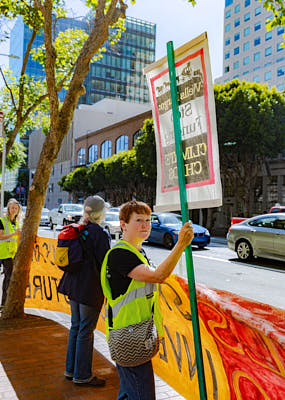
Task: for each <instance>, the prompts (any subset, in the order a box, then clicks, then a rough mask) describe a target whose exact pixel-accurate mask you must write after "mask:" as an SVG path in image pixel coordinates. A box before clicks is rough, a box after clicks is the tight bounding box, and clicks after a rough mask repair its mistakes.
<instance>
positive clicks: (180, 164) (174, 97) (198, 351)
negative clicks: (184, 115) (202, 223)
mask: <svg viewBox="0 0 285 400" xmlns="http://www.w3.org/2000/svg"><path fill="white" fill-rule="evenodd" d="M167 59H168V69H169V79H170V92H171V102H172V114H173V126H174V137H175V150H176V158H177V171H178V183H179V194H180V204H181V215H182V222H183V224H185V223H186V222H187V221H189V211H188V205H187V195H186V184H185V167H184V160H183V148H182V138H181V127H180V113H179V102H178V94H177V83H176V72H175V60H174V50H173V42H172V41H170V42H168V43H167ZM185 258H186V268H187V277H188V288H189V297H190V305H191V317H192V326H193V336H194V345H195V355H196V364H197V372H198V382H199V391H200V399H201V400H207V391H206V383H205V374H204V364H203V356H202V346H201V337H200V327H199V318H198V307H197V298H196V287H195V276H194V269H193V258H192V248H191V245H190V246H188V247H186V249H185Z"/></svg>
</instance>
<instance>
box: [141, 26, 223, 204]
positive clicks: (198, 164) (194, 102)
mask: <svg viewBox="0 0 285 400" xmlns="http://www.w3.org/2000/svg"><path fill="white" fill-rule="evenodd" d="M175 70H176V80H177V90H178V102H179V111H180V125H181V136H182V147H183V158H184V165H185V181H186V189H187V200H188V208H190V209H193V208H207V207H219V206H220V205H221V204H222V189H221V180H220V166H219V149H218V140H217V128H216V113H215V101H214V94H213V85H212V77H211V66H210V57H209V49H208V40H207V35H206V33H204V34H202V35H200V36H199V37H197V38H195V39H194V40H192V41H190V42H188V43H186V44H185V45H183V46H182V47H180V48H178V49H177V50H175ZM144 73H145V74H146V77H147V81H148V85H149V90H150V97H151V102H152V112H153V118H154V126H155V135H156V152H157V188H156V206H155V210H156V211H175V210H179V209H180V201H179V188H178V174H177V160H176V153H175V141H174V128H173V119H172V105H171V104H172V103H171V94H170V82H169V72H168V63H167V58H166V57H164V58H162V59H161V60H159V61H156V62H155V63H153V64H151V65H150V66H147V67H146V68H145V70H144Z"/></svg>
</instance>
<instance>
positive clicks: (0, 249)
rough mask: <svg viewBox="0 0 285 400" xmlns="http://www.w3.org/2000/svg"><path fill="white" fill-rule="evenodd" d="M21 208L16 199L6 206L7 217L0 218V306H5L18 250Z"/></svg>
mask: <svg viewBox="0 0 285 400" xmlns="http://www.w3.org/2000/svg"><path fill="white" fill-rule="evenodd" d="M20 211H21V206H20V204H19V203H18V202H17V200H16V199H10V200H9V201H8V204H7V215H6V216H4V217H3V218H0V260H1V262H2V265H3V268H4V279H3V285H2V300H1V306H3V305H4V304H5V301H6V297H7V291H8V287H9V283H10V279H11V275H12V271H13V260H14V257H15V255H16V253H17V248H18V235H19V234H20V229H19V215H20Z"/></svg>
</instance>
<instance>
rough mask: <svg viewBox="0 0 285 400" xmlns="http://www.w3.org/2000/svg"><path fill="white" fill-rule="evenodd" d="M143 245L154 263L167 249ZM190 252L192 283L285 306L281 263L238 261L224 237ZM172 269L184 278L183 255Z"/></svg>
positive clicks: (49, 234) (47, 234) (44, 232)
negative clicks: (192, 271)
mask: <svg viewBox="0 0 285 400" xmlns="http://www.w3.org/2000/svg"><path fill="white" fill-rule="evenodd" d="M58 233H59V229H58V230H57V231H54V232H53V231H51V230H50V228H46V227H40V228H39V231H38V235H39V236H45V237H56V236H57V234H58ZM113 242H114V241H113ZM144 248H145V250H146V253H147V255H148V256H149V257H150V258H151V260H152V261H153V262H154V263H155V264H157V265H158V264H159V263H160V262H161V261H163V260H164V259H165V257H167V255H168V254H169V252H170V251H169V250H167V249H165V248H163V247H162V246H157V245H151V244H148V243H147V242H146V243H145V244H144ZM192 254H193V265H194V274H195V281H196V282H199V283H203V284H205V285H206V286H208V287H209V288H216V289H220V290H226V291H229V292H231V293H235V294H238V295H240V296H243V297H246V298H249V299H251V300H255V301H259V302H262V303H265V304H270V305H272V306H275V307H279V308H283V309H285V290H284V288H285V263H282V262H278V261H273V260H265V259H256V260H254V261H252V262H247V263H245V262H241V261H239V260H238V258H237V256H236V253H234V252H233V251H231V250H229V249H228V248H227V245H226V240H225V239H224V238H212V241H211V244H210V245H209V246H208V247H206V248H205V249H198V248H196V247H195V246H193V249H192ZM174 272H175V273H176V274H178V275H180V276H183V277H185V278H187V270H186V263H185V256H184V255H183V257H182V259H181V262H179V263H178V265H177V266H176V268H175V270H174Z"/></svg>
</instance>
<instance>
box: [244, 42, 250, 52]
mask: <svg viewBox="0 0 285 400" xmlns="http://www.w3.org/2000/svg"><path fill="white" fill-rule="evenodd" d="M248 50H249V42H245V43H244V44H243V51H248Z"/></svg>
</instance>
